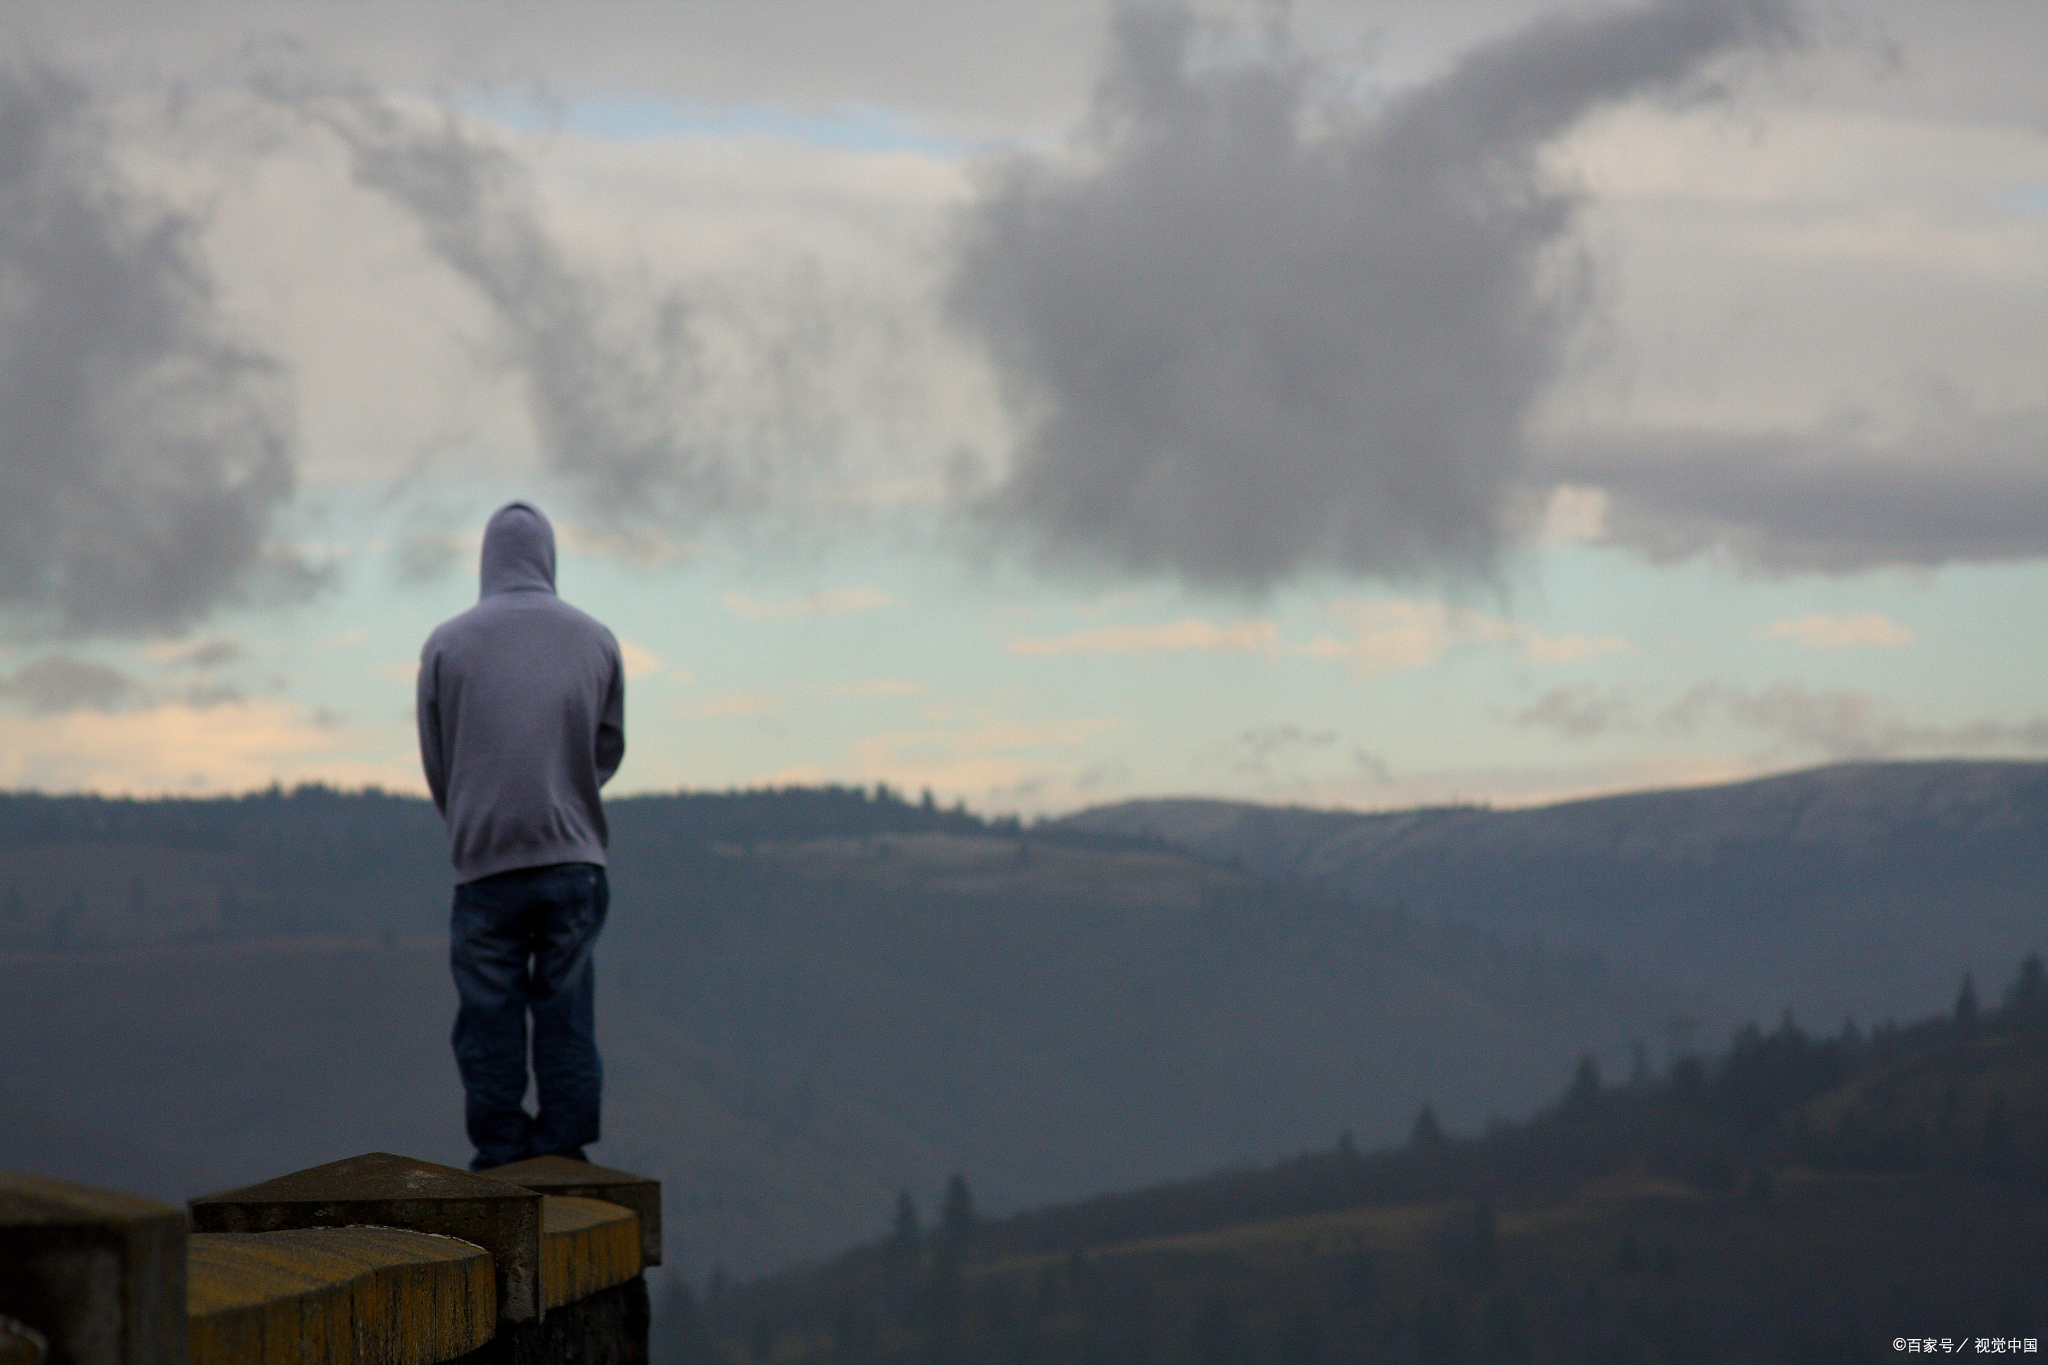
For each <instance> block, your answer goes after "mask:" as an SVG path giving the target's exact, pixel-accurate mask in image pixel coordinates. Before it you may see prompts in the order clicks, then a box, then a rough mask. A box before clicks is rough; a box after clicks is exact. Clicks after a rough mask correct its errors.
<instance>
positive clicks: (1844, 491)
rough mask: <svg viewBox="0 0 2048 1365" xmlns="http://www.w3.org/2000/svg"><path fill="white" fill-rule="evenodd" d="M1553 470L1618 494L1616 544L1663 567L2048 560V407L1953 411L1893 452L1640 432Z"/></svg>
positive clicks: (1833, 442)
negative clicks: (1705, 561)
mask: <svg viewBox="0 0 2048 1365" xmlns="http://www.w3.org/2000/svg"><path fill="white" fill-rule="evenodd" d="M1552 469H1553V472H1554V473H1555V474H1556V476H1557V477H1558V478H1560V479H1561V480H1563V481H1565V482H1571V483H1583V484H1587V485H1593V486H1597V487H1600V488H1603V489H1605V490H1606V492H1607V496H1608V506H1607V517H1606V527H1605V537H1606V538H1607V539H1608V540H1610V541H1612V542H1614V543H1617V544H1622V545H1626V546H1629V547H1630V548H1632V549H1634V550H1637V551H1638V552H1640V553H1642V554H1643V555H1645V556H1646V557H1648V558H1650V559H1652V560H1658V561H1669V560H1676V559H1683V558H1687V557H1690V556H1692V555H1695V554H1699V553H1701V552H1703V551H1707V550H1714V549H1725V550H1726V551H1728V552H1729V553H1730V554H1732V555H1733V556H1734V557H1735V559H1736V560H1737V561H1738V562H1740V563H1742V564H1744V565H1745V566H1747V567H1749V568H1752V569H1755V570H1759V571H1761V572H1765V573H1797V572H1809V571H1820V572H1833V573H1841V572H1850V571H1854V570H1858V569H1866V568H1871V567H1874V566H1878V565H1916V566H1927V567H1932V566H1935V565H1940V564H1946V563H1950V562H1954V561H1978V562H1984V561H1997V560H2016V559H2030V558H2034V557H2037V556H2039V555H2042V554H2044V553H2048V413H2040V412H2015V413H2005V414H1999V415H1995V416H1977V417H1951V418H1950V419H1949V420H1946V421H1944V422H1942V423H1941V424H1940V425H1939V426H1929V427H1927V428H1926V429H1923V430H1922V431H1920V432H1918V433H1916V434H1914V435H1912V436H1909V437H1905V438H1902V439H1897V440H1892V441H1888V442H1885V443H1882V444H1873V443H1870V442H1867V441H1861V440H1858V439H1857V438H1856V436H1855V435H1854V433H1850V432H1832V431H1825V430H1823V431H1819V432H1814V433H1809V434H1805V435H1796V436H1774V437H1759V438H1753V439H1750V440H1732V439H1730V438H1729V437H1727V436H1723V435H1720V434H1716V433H1699V434H1693V435H1688V434H1683V433H1680V434H1668V435H1662V436H1651V437H1637V438H1634V439H1632V440H1629V441H1627V442H1626V443H1615V444H1612V445H1608V446H1605V447H1593V448H1587V449H1582V450H1579V451H1577V452H1574V453H1572V454H1569V455H1566V456H1564V457H1562V458H1560V459H1558V460H1557V461H1556V462H1555V464H1554V465H1553V466H1552Z"/></svg>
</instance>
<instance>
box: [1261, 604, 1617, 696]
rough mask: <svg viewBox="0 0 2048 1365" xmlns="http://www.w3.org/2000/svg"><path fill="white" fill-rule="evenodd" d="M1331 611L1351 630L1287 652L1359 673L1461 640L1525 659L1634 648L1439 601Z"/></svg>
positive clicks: (1547, 660) (1410, 663) (1415, 662)
mask: <svg viewBox="0 0 2048 1365" xmlns="http://www.w3.org/2000/svg"><path fill="white" fill-rule="evenodd" d="M1331 611H1332V612H1333V613H1334V614H1335V615H1336V616H1338V617H1339V618H1340V619H1341V620H1343V621H1344V622H1345V623H1346V624H1347V625H1348V626H1349V627H1350V634H1348V635H1340V636H1332V635H1323V636H1318V637H1317V638H1315V639H1313V640H1310V641H1308V642H1307V643H1306V644H1302V645H1299V646H1291V647H1289V648H1288V649H1287V650H1286V652H1288V653H1293V654H1299V655H1302V656H1305V657H1308V658H1313V659H1333V660H1344V661H1348V662H1351V663H1354V664H1356V665H1357V667H1358V671H1359V673H1360V675H1361V676H1365V677H1372V676H1374V675H1376V674H1380V673H1387V672H1391V671H1393V670H1395V669H1400V668H1419V667H1422V666H1423V665H1425V664H1430V663H1434V662H1435V661H1436V660H1437V659H1439V658H1441V657H1442V656H1443V654H1444V653H1445V651H1446V650H1448V649H1450V648H1452V647H1454V646H1459V645H1500V646H1505V647H1506V648H1509V649H1511V650H1513V651H1514V652H1515V654H1516V656H1517V657H1519V658H1520V659H1522V660H1523V661H1524V662H1526V663H1535V664H1554V663H1567V662H1570V661H1572V660H1574V659H1583V658H1588V657H1591V656H1594V655H1600V654H1628V653H1633V652H1634V650H1635V646H1634V645H1632V644H1630V643H1629V642H1628V641H1627V640H1624V639H1622V638H1621V637H1619V636H1614V635H1602V636H1594V637H1588V636H1584V635H1545V634H1544V633H1543V632H1542V631H1540V630H1537V629H1536V628H1535V627H1534V626H1529V625H1524V624H1522V623H1521V622H1518V621H1507V620H1502V619H1501V618H1499V617H1497V616H1488V615H1486V614H1485V613H1483V612H1478V611H1473V610H1471V609H1470V608H1466V607H1447V606H1445V605H1444V604H1442V603H1440V602H1421V601H1408V600H1373V601H1348V602H1337V603H1333V604H1332V605H1331Z"/></svg>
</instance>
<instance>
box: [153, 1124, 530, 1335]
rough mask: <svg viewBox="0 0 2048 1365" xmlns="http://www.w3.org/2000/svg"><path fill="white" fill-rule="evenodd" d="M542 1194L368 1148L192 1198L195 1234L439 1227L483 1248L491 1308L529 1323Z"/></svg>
mask: <svg viewBox="0 0 2048 1365" xmlns="http://www.w3.org/2000/svg"><path fill="white" fill-rule="evenodd" d="M540 1200H541V1196H539V1195H537V1194H535V1193H534V1192H533V1191H531V1190H527V1189H522V1188H521V1187H519V1186H517V1185H508V1184H506V1183H505V1182H504V1181H502V1180H491V1179H488V1178H486V1177H484V1176H480V1175H471V1174H470V1173H469V1172H468V1171H458V1170H456V1169H455V1168H454V1167H453V1166H440V1165H436V1164H435V1163H433V1162H431V1161H418V1160H415V1159H413V1158H411V1157H403V1156H394V1155H392V1154H391V1153H389V1152H370V1153H367V1154H366V1155H363V1156H357V1157H350V1158H348V1159H347V1160H345V1161H334V1162H329V1163H328V1164H327V1165H325V1166H315V1167H312V1168H311V1169H309V1170H304V1171H298V1172H295V1173H294V1174H292V1175H287V1176H280V1177H279V1178H278V1179H276V1180H266V1181H264V1182H263V1183H262V1184H260V1185H250V1186H248V1187H246V1188H244V1189H239V1190H229V1191H227V1192H226V1193H223V1194H215V1195H208V1196H207V1197H206V1198H204V1199H195V1200H193V1201H192V1206H191V1207H192V1230H193V1231H194V1232H277V1231H281V1230H283V1229H286V1228H323V1227H324V1228H334V1227H350V1226H355V1225H361V1224H365V1223H374V1224H379V1225H381V1226H384V1227H394V1228H406V1229H409V1230H411V1231H413V1232H437V1233H440V1234H442V1235H443V1236H446V1237H459V1238H461V1239H462V1240H463V1241H465V1242H474V1243H476V1244H477V1245H478V1246H480V1247H482V1248H483V1249H484V1250H486V1251H488V1252H490V1253H491V1260H492V1265H493V1267H494V1269H495V1272H496V1275H497V1289H498V1315H499V1316H500V1317H501V1318H503V1319H505V1320H506V1321H508V1322H535V1321H538V1320H539V1318H540V1315H541V1313H542V1312H543V1311H544V1309H543V1306H542V1304H541V1295H540Z"/></svg>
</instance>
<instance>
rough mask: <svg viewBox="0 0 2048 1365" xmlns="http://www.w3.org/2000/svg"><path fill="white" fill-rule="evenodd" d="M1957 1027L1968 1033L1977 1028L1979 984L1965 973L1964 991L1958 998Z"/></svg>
mask: <svg viewBox="0 0 2048 1365" xmlns="http://www.w3.org/2000/svg"><path fill="white" fill-rule="evenodd" d="M1956 1027H1957V1028H1959V1029H1961V1030H1962V1031H1963V1032H1965V1033H1968V1032H1970V1031H1971V1030H1973V1029H1975V1028H1976V1027H1977V982H1976V979H1975V978H1974V977H1973V976H1972V975H1971V974H1970V973H1969V972H1964V973H1963V989H1962V990H1961V992H1959V993H1958V994H1957V996H1956Z"/></svg>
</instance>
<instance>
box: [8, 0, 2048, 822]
mask: <svg viewBox="0 0 2048 1365" xmlns="http://www.w3.org/2000/svg"><path fill="white" fill-rule="evenodd" d="M2044 50H2048V8H2044V7H2043V6H2041V5H2039V4H2038V3H2035V2H2034V0H2014V2H2013V3H2001V2H2000V0H1964V2H1962V3H1958V2H1957V0H1941V3H1936V2H1935V0H1875V2H1873V3H1857V4H1853V5H1851V4H1827V3H1819V2H1818V0H1815V2H1814V3H1795V0H1648V2H1647V3H1614V4H1606V3H1602V4H1587V5H1578V6H1565V5H1554V4H1547V3H1520V2H1519V0H1516V2H1513V3H1511V2H1510V0H1463V2H1462V3H1437V4H1430V5H1421V4H1394V3H1386V2H1385V0H1298V2H1297V3H1295V4H1293V5H1290V6H1282V5H1275V4H1246V5H1124V4H1099V3H1082V2H1081V0H1045V2H1044V3H1039V4H1034V5H1030V6H1017V5H997V4H983V3H977V2H976V0H953V2H952V3H945V4H939V3H926V2H925V0H874V2H872V3H866V4H859V5H855V4H851V3H842V2H841V0H759V2H757V3H748V4H740V3H725V2H724V0H693V2H692V3H663V4H652V3H647V4H642V3H626V2H625V0H596V2H595V3H584V4H578V5H569V4H567V3H563V0H521V2H520V3H510V0H504V2H502V3H483V2H481V0H479V2H477V3H467V2H461V3H458V2H456V0H417V2H409V3H404V4H399V3H384V2H383V0H357V2H356V3H347V4H340V3H326V4H312V3H304V4H301V3H291V2H288V0H201V2H200V3H187V4H180V5H176V6H172V5H167V4H158V3H144V2H143V0H67V3H63V4H56V3H49V4H45V3H40V2H39V0H5V3H4V4H0V323H4V325H0V788H4V789H11V790H41V791H52V792H72V791H90V792H100V793H107V794H123V793H126V794H140V795H154V794H214V793H231V792H240V791H247V790H252V789H256V788H261V787H265V786H268V785H270V784H271V783H273V782H276V783H282V784H284V785H287V786H290V785H294V784H297V783H301V782H312V781H320V782H327V783H330V784H335V785H340V786H344V787H351V788H354V787H361V786H367V785H376V786H381V787H383V788H385V789H387V790H400V791H412V792H419V791H423V790H424V784H423V782H422V780H421V778H420V775H419V768H418V758H417V749H416V741H415V737H414V731H413V723H412V680H413V669H414V661H415V659H416V658H417V654H418V650H419V646H420V643H421V641H422V640H423V639H424V638H425V636H426V634H427V632H428V631H429V630H431V629H432V628H433V626H434V625H435V624H437V623H438V622H439V621H441V620H444V619H446V618H447V617H449V616H452V615H454V614H455V613H457V612H459V611H461V610H462V609H464V608H465V607H466V606H468V605H469V604H470V603H471V602H472V601H474V598H475V592H476V576H475V575H476V553H477V548H478V543H479V539H480V533H481V528H482V526H483V523H484V521H485V519H486V518H487V517H488V515H489V513H490V512H491V510H492V509H493V508H495V507H497V506H499V505H501V504H502V503H504V502H505V501H507V500H509V499H512V498H515V497H520V498H526V499H529V500H531V501H533V502H535V503H536V504H537V505H539V506H540V507H542V508H543V509H544V510H545V511H546V512H547V514H548V515H549V516H550V517H551V519H552V520H553V521H554V523H555V526H556V528H557V532H558V536H559V539H560V543H561V561H560V571H559V587H560V590H561V593H562V595H563V596H564V597H565V598H566V599H567V600H569V601H570V602H573V603H575V604H576V605H578V606H580V607H582V608H583V609H585V610H586V611H589V612H591V613H592V614H593V615H595V616H597V617H598V618H599V619H601V620H603V621H604V622H606V623H607V624H608V625H610V626H611V628H612V629H613V630H614V632H615V633H616V634H617V635H618V637H619V639H620V641H621V645H622V649H623V652H624V655H625V659H626V666H627V672H628V678H629V682H628V720H627V725H628V754H627V758H626V761H625V764H624V766H623V767H622V768H621V770H620V772H619V774H618V776H617V778H616V779H615V780H614V783H613V785H612V786H611V788H609V791H610V792H611V793H613V794H620V793H627V792H639V791H671V790H676V789H679V788H683V789H724V788H731V787H749V786H759V785H771V784H772V785H779V784H784V783H806V784H808V783H825V782H836V783H845V784H859V785H863V786H871V785H873V784H875V783H886V784H888V785H889V786H891V787H892V788H895V789H897V790H899V791H903V792H906V793H909V794H916V793H919V792H921V791H923V790H926V789H929V790H930V791H932V792H933V793H934V795H935V797H936V798H937V799H939V800H941V801H943V802H945V803H947V804H951V803H953V802H955V801H964V802H965V803H966V804H967V805H968V806H969V807H970V808H972V809H975V810H979V811H985V812H998V813H1012V812H1014V813H1019V814H1023V815H1026V816H1037V815H1046V814H1057V813H1061V812H1065V811H1070V810H1074V809H1078V808H1081V807H1084V806H1088V805H1094V804H1100V803H1105V802H1111V801H1117V800H1122V799H1126V798H1131V797H1140V796H1160V795H1209V796H1218V797H1226V798H1232V799H1244V800H1257V801H1272V802H1289V803H1301V804H1310V805H1319V806H1343V807H1349V808H1355V809H1384V808H1394V807H1402V806H1409V805H1416V804H1423V803H1439V802H1452V801H1455V802H1482V803H1491V804H1495V805H1518V804H1528V803H1533V802H1540V801H1548V800H1556V799H1563V798H1568V797H1572V796H1577V795H1583V794H1591V793H1599V792H1610V791H1621V790H1632V789H1641V788H1647V787H1657V786H1666V785H1680V784H1694V783H1703V782H1715V781H1725V780H1734V779H1740V778H1744V777H1749V776H1755V775H1760V774H1765V773H1769V772H1775V771H1782V770H1787V769H1792V768H1799V767H1805V766H1809V765H1812V764H1817V763H1824V762H1832V761H1839V760H1844V759H1864V758H1923V757H1937V756H1959V757H1971V758H2041V757H2044V756H2048V686H2044V684H2043V682H2042V679H2043V677H2044V675H2048V610H2044V607H2048V364H2044V363H2043V362H2044V360H2048V85H2044V83H2043V82H2041V81H2040V80H2039V70H2038V54H2039V53H2040V52H2042V51H2044Z"/></svg>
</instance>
